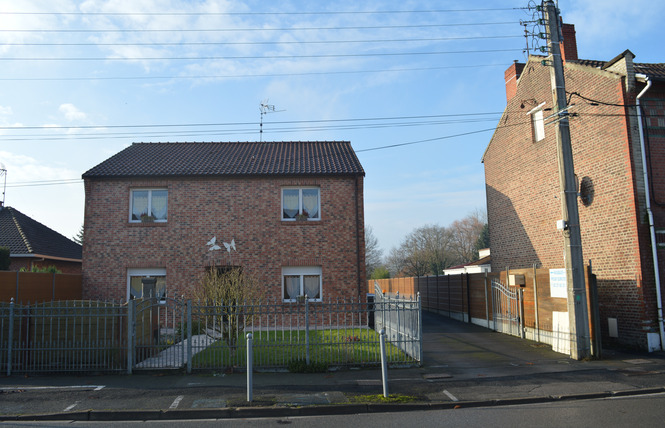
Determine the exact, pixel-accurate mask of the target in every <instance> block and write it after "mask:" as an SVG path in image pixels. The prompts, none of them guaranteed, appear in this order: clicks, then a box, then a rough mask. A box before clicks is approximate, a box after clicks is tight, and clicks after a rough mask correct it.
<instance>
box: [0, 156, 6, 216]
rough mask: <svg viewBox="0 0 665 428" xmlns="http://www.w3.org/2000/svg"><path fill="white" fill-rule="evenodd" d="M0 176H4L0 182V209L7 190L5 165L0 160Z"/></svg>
mask: <svg viewBox="0 0 665 428" xmlns="http://www.w3.org/2000/svg"><path fill="white" fill-rule="evenodd" d="M0 178H4V179H3V183H2V200H0V209H2V207H4V206H5V191H6V190H7V167H6V166H5V164H4V163H2V162H0Z"/></svg>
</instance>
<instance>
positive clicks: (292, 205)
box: [282, 187, 321, 221]
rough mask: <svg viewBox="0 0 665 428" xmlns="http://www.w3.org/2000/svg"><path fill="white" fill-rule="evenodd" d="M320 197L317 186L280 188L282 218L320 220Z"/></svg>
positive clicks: (288, 219)
mask: <svg viewBox="0 0 665 428" xmlns="http://www.w3.org/2000/svg"><path fill="white" fill-rule="evenodd" d="M320 219H321V198H320V189H319V188H318V187H300V188H299V187H288V188H284V189H282V220H287V221H291V220H320Z"/></svg>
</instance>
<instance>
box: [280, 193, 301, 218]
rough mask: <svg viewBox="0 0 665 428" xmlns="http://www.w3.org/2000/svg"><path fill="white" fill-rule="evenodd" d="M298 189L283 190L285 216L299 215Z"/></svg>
mask: <svg viewBox="0 0 665 428" xmlns="http://www.w3.org/2000/svg"><path fill="white" fill-rule="evenodd" d="M298 199H299V198H298V189H284V190H283V191H282V205H283V206H282V210H283V212H284V214H283V216H284V217H283V218H296V215H298V209H299V207H298V205H299V204H298Z"/></svg>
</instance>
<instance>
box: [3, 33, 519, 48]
mask: <svg viewBox="0 0 665 428" xmlns="http://www.w3.org/2000/svg"><path fill="white" fill-rule="evenodd" d="M522 37H523V36H521V35H497V36H469V37H429V38H418V39H367V40H279V41H270V40H267V41H251V42H250V41H244V42H116V43H94V42H86V43H65V42H40V43H32V42H20V43H3V46H239V45H240V46H246V45H322V44H340V43H342V44H343V43H354V44H357V43H411V42H445V41H459V40H486V39H521V38H522Z"/></svg>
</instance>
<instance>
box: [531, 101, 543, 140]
mask: <svg viewBox="0 0 665 428" xmlns="http://www.w3.org/2000/svg"><path fill="white" fill-rule="evenodd" d="M544 105H545V103H541V104H540V105H539V106H538V107H536V108H534V109H533V110H531V111H530V112H529V113H527V114H528V115H531V131H532V134H533V142H534V143H537V142H538V141H540V140H542V139H543V138H545V120H544V119H543V106H544Z"/></svg>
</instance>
